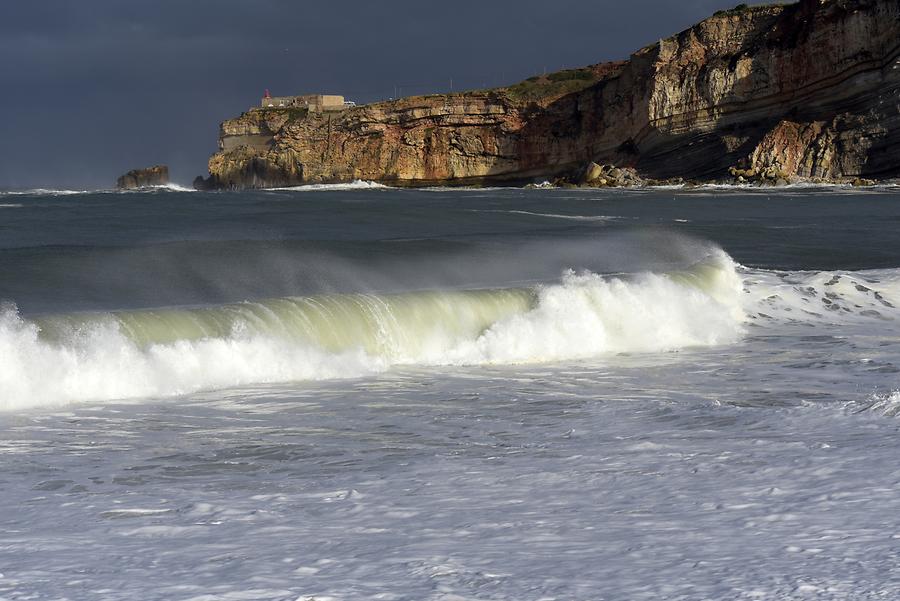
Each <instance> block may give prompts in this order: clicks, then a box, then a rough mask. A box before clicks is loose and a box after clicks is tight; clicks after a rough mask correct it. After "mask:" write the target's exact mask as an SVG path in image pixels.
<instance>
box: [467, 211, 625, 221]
mask: <svg viewBox="0 0 900 601" xmlns="http://www.w3.org/2000/svg"><path fill="white" fill-rule="evenodd" d="M470 211H471V212H473V213H509V214H514V215H530V216H532V217H546V218H548V219H570V220H573V221H614V220H617V219H626V218H625V217H618V216H615V215H564V214H560V213H536V212H533V211H510V210H504V209H470Z"/></svg>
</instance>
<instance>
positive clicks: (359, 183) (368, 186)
mask: <svg viewBox="0 0 900 601" xmlns="http://www.w3.org/2000/svg"><path fill="white" fill-rule="evenodd" d="M267 189H268V190H279V191H288V192H321V191H329V190H331V191H340V190H390V189H392V188H391V187H390V186H385V185H384V184H379V183H378V182H371V181H366V180H361V179H357V180H354V181H352V182H349V183H346V184H304V185H302V186H286V187H278V188H267Z"/></svg>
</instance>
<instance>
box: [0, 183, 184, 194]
mask: <svg viewBox="0 0 900 601" xmlns="http://www.w3.org/2000/svg"><path fill="white" fill-rule="evenodd" d="M152 192H196V190H194V189H193V188H188V187H185V186H182V185H179V184H165V185H162V186H145V187H142V188H134V189H131V190H118V189H116V188H100V189H96V190H66V189H60V190H57V189H51V188H33V189H30V190H9V191H0V197H3V196H73V195H77V194H141V193H152Z"/></svg>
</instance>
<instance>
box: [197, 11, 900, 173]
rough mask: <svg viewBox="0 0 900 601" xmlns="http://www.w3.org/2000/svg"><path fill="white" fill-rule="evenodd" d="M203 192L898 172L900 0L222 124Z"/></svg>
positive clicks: (744, 18)
mask: <svg viewBox="0 0 900 601" xmlns="http://www.w3.org/2000/svg"><path fill="white" fill-rule="evenodd" d="M219 148H220V150H219V152H218V153H216V154H215V155H213V157H212V158H211V159H210V161H209V171H210V179H209V180H208V185H211V186H213V187H271V186H290V185H299V184H304V183H328V182H345V181H351V180H356V179H364V180H373V181H379V182H384V183H388V184H392V185H407V186H424V185H433V184H460V185H462V184H486V183H503V182H507V183H524V182H528V181H534V180H535V179H553V178H558V177H567V178H569V179H571V180H575V179H576V178H578V177H579V175H578V174H579V173H583V171H584V169H585V165H588V164H589V163H591V162H595V163H599V164H609V165H617V166H619V167H623V168H629V169H633V170H635V171H636V172H637V173H639V174H641V176H643V177H647V178H654V179H660V180H662V179H669V178H685V179H691V180H698V181H713V180H722V179H726V178H740V179H742V180H744V179H751V180H752V179H770V180H773V181H774V180H782V179H783V180H788V181H790V180H797V179H807V180H813V181H823V180H828V181H834V180H845V179H857V178H870V179H883V178H890V177H897V176H900V0H802V1H801V2H799V3H796V4H790V5H771V6H759V7H746V6H743V5H742V6H740V7H738V8H735V9H732V10H729V11H721V12H719V13H716V14H715V15H713V16H712V17H710V18H708V19H706V20H704V21H702V22H700V23H698V24H697V25H695V26H693V27H691V28H690V29H687V30H686V31H683V32H681V33H679V34H677V35H675V36H672V37H669V38H666V39H663V40H660V41H659V42H658V43H656V44H653V45H651V46H647V47H645V48H643V49H641V50H639V51H637V52H635V53H634V54H633V55H632V56H631V57H630V58H629V60H627V61H622V62H614V63H602V64H598V65H592V66H590V67H585V68H583V69H573V70H567V71H561V72H558V73H552V74H549V75H546V76H542V77H533V78H530V79H529V80H526V81H524V82H522V83H520V84H516V85H514V86H510V87H508V88H498V89H493V90H484V91H473V92H466V93H458V94H440V95H431V96H417V97H410V98H402V99H399V100H393V101H388V102H379V103H374V104H369V105H364V106H359V107H353V108H349V109H347V110H345V111H341V112H335V113H315V112H308V111H305V110H303V109H297V108H285V109H282V108H260V109H252V110H250V111H248V112H246V113H244V114H243V115H241V116H240V117H238V118H236V119H231V120H228V121H225V122H224V123H222V125H221V130H220V137H219Z"/></svg>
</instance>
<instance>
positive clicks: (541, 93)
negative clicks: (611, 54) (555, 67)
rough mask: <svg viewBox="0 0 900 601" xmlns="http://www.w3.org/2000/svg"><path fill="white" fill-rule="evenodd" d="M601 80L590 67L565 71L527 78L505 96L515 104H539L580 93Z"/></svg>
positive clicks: (509, 89)
mask: <svg viewBox="0 0 900 601" xmlns="http://www.w3.org/2000/svg"><path fill="white" fill-rule="evenodd" d="M600 79H601V76H600V74H599V73H597V71H596V70H594V69H593V68H591V67H583V68H580V69H565V70H563V71H556V72H554V73H548V74H546V75H536V76H534V77H529V78H528V79H526V80H525V81H522V82H519V83H517V84H514V85H511V86H509V87H508V88H506V90H505V91H506V95H507V96H508V97H509V98H510V99H511V100H514V101H516V102H540V101H541V100H547V99H551V98H558V97H560V96H565V95H566V94H572V93H574V92H580V91H581V90H583V89H585V88H588V87H590V86H592V85H594V84H595V83H597V82H598V81H599V80H600Z"/></svg>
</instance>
